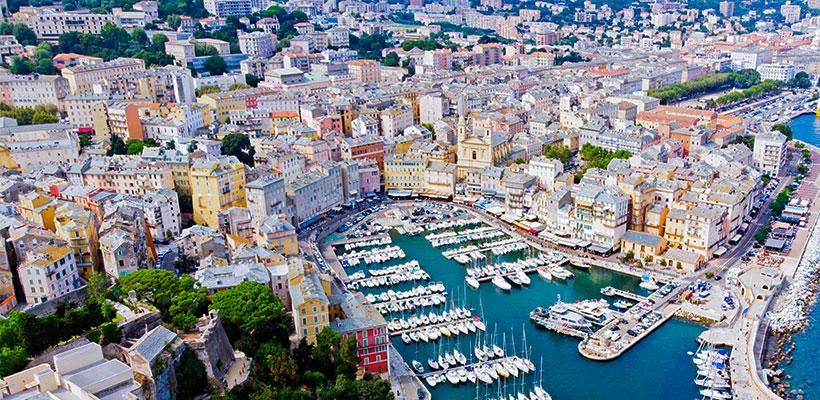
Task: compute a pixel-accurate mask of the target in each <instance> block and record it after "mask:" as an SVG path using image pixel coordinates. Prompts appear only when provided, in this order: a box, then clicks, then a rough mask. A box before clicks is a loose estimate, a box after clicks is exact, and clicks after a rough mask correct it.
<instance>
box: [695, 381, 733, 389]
mask: <svg viewBox="0 0 820 400" xmlns="http://www.w3.org/2000/svg"><path fill="white" fill-rule="evenodd" d="M695 385H698V386H699V387H703V388H711V389H728V388H729V381H727V380H725V379H711V378H702V379H695Z"/></svg>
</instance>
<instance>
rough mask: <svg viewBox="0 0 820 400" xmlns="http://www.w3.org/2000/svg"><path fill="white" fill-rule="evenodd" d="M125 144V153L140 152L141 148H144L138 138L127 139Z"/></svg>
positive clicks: (143, 144)
mask: <svg viewBox="0 0 820 400" xmlns="http://www.w3.org/2000/svg"><path fill="white" fill-rule="evenodd" d="M125 144H126V145H127V146H128V150H126V154H129V155H134V154H142V149H143V148H145V143H143V142H142V141H141V140H139V139H128V140H127V141H126V142H125Z"/></svg>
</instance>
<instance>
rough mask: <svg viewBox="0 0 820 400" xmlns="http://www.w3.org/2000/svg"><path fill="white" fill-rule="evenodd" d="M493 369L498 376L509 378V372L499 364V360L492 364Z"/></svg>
mask: <svg viewBox="0 0 820 400" xmlns="http://www.w3.org/2000/svg"><path fill="white" fill-rule="evenodd" d="M493 369H495V373H497V374H498V376H500V377H502V378H509V377H510V373H509V372H507V368H505V367H504V365H503V364H501V363H500V362H497V363H495V364H493Z"/></svg>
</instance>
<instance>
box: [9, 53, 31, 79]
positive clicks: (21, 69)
mask: <svg viewBox="0 0 820 400" xmlns="http://www.w3.org/2000/svg"><path fill="white" fill-rule="evenodd" d="M32 69H33V68H32V65H31V61H29V60H28V59H27V58H25V57H14V59H13V60H12V62H11V69H10V71H11V73H12V74H14V75H29V74H31V70H32Z"/></svg>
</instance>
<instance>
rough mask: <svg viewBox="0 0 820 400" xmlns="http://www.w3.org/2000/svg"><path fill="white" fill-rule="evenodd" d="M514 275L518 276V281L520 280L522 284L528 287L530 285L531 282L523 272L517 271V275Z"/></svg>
mask: <svg viewBox="0 0 820 400" xmlns="http://www.w3.org/2000/svg"><path fill="white" fill-rule="evenodd" d="M516 275H517V276H518V279H520V280H521V282H522V283H523V284H525V285H527V286H529V284H530V283H532V280H530V277H529V276H527V274H525V273H524V271H518V273H516Z"/></svg>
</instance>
